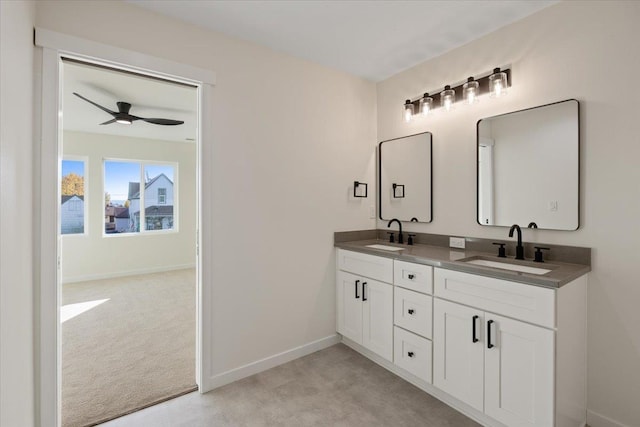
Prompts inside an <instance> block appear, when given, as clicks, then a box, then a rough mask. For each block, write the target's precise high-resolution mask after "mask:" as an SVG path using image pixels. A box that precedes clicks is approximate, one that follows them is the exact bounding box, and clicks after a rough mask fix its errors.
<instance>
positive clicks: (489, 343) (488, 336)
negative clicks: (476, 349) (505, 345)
mask: <svg viewBox="0 0 640 427" xmlns="http://www.w3.org/2000/svg"><path fill="white" fill-rule="evenodd" d="M492 324H493V320H489V321H488V322H487V348H493V347H495V346H494V345H493V344H491V325H492Z"/></svg>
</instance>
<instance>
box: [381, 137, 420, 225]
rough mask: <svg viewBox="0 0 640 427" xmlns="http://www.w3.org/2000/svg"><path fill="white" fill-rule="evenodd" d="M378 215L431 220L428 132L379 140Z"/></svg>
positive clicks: (416, 220)
mask: <svg viewBox="0 0 640 427" xmlns="http://www.w3.org/2000/svg"><path fill="white" fill-rule="evenodd" d="M378 162H379V164H378V171H379V181H378V200H379V205H380V219H383V220H390V219H392V218H398V219H399V220H400V221H414V222H431V216H432V214H431V133H430V132H425V133H419V134H417V135H411V136H407V137H403V138H397V139H391V140H389V141H383V142H381V143H380V146H379V152H378Z"/></svg>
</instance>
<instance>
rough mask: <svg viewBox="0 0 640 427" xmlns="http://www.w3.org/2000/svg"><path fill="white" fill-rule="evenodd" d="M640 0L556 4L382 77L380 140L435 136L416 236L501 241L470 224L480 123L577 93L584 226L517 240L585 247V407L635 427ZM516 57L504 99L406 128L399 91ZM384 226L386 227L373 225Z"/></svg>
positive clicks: (496, 231) (639, 418) (638, 412)
mask: <svg viewBox="0 0 640 427" xmlns="http://www.w3.org/2000/svg"><path fill="white" fill-rule="evenodd" d="M638 19H640V3H638V2H613V1H607V2H561V3H559V4H557V5H554V6H551V7H549V8H547V9H544V10H542V11H541V12H539V13H536V14H534V15H532V16H530V17H528V18H525V19H523V20H521V21H519V22H516V23H514V24H512V25H509V26H507V27H504V28H502V29H500V30H498V31H496V32H494V33H491V34H489V35H487V36H485V37H483V38H481V39H479V40H477V41H474V42H472V43H469V44H468V45H465V46H463V47H460V48H458V49H455V50H453V51H451V52H448V53H446V54H444V55H442V56H440V57H438V58H435V59H433V60H430V61H427V62H425V63H423V64H420V65H418V66H416V67H414V68H411V69H410V70H407V71H405V72H402V73H400V74H397V75H395V76H393V77H391V78H389V79H388V80H385V81H383V82H381V83H379V84H378V139H379V140H381V141H382V140H386V139H390V138H396V137H400V136H403V135H411V134H415V133H417V132H423V131H430V132H433V141H434V147H433V156H434V162H433V163H434V200H433V208H434V220H433V223H431V224H407V226H406V228H407V229H409V230H415V231H420V232H428V233H438V234H451V235H464V236H477V237H485V238H496V239H505V238H507V229H506V228H500V227H495V228H494V227H482V226H480V225H478V224H477V223H476V135H475V132H476V127H475V124H476V121H477V120H478V119H480V118H483V117H489V116H493V115H496V114H501V113H505V112H508V111H515V110H519V109H523V108H527V107H533V106H537V105H542V104H546V103H549V102H553V101H560V100H563V99H567V98H577V99H578V100H580V101H581V126H582V127H581V136H582V152H581V155H582V159H581V186H582V188H581V195H580V197H581V203H582V206H581V208H582V213H581V221H580V223H581V227H580V229H579V230H577V231H573V232H569V231H545V230H537V231H533V230H525V231H524V239H525V240H527V241H534V242H549V243H557V244H567V245H575V246H588V247H592V248H593V266H592V267H593V271H592V273H591V274H590V277H589V307H588V319H589V320H588V323H589V324H588V329H589V344H588V364H589V372H588V387H589V388H588V408H589V410H590V414H589V422H590V425H591V426H593V427H598V426H603V425H605V424H604V422H605V421H604V420H603V418H601V417H599V416H598V414H599V415H600V416H605V417H608V418H611V419H613V420H616V421H618V422H620V423H624V424H625V425H628V426H638V425H640V405H638V390H639V387H640V333H638V325H640V310H638V303H639V301H640V279H639V276H640V274H639V273H638V261H639V260H640V245H639V244H638V239H639V238H640V234H639V232H638V230H640V228H638V225H637V221H638V219H640V197H639V196H638V195H639V194H640V168H638V161H639V160H638V159H640V138H639V135H640V121H639V120H638V105H637V100H638V99H639V98H640V85H634V84H631V83H632V82H634V81H636V80H637V78H638V75H639V74H640V55H637V54H635V52H637V43H638V40H640V27H639V26H638V25H637V22H638ZM506 64H512V65H513V87H512V88H510V90H509V94H508V96H507V97H505V98H504V99H501V100H490V99H489V98H487V97H483V98H482V99H481V100H480V103H479V104H477V105H475V106H472V107H466V108H465V107H459V108H457V109H456V110H455V111H453V112H451V113H449V114H437V115H434V116H433V117H432V118H431V119H429V120H424V121H417V122H415V123H410V124H408V125H407V124H405V123H403V122H402V121H401V120H400V118H399V114H398V111H399V110H400V108H401V106H402V103H403V102H404V100H405V99H407V98H412V97H416V96H418V95H420V94H421V93H423V92H425V91H429V92H431V91H434V90H437V89H439V88H440V87H442V86H443V85H445V84H452V83H455V82H458V81H462V80H464V79H465V78H466V77H467V76H470V75H474V74H478V73H482V72H485V71H489V70H491V69H492V68H493V67H496V66H503V65H506ZM378 225H379V226H381V227H385V226H386V224H382V222H379V223H378Z"/></svg>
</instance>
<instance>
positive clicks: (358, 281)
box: [356, 280, 360, 299]
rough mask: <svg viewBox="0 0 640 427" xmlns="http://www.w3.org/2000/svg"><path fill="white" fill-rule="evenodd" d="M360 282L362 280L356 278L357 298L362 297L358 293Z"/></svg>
mask: <svg viewBox="0 0 640 427" xmlns="http://www.w3.org/2000/svg"><path fill="white" fill-rule="evenodd" d="M358 283H360V280H356V299H360V295H358Z"/></svg>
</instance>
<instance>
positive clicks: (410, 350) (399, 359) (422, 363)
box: [393, 326, 432, 384]
mask: <svg viewBox="0 0 640 427" xmlns="http://www.w3.org/2000/svg"><path fill="white" fill-rule="evenodd" d="M393 332H394V338H393V361H394V363H395V364H396V366H399V367H401V368H402V369H404V370H406V371H408V372H410V373H412V374H413V375H415V376H416V377H418V378H420V379H421V380H423V381H426V382H428V383H429V384H431V358H432V353H431V351H432V349H431V341H429V340H428V339H426V338H422V337H419V336H418V335H416V334H412V333H411V332H407V331H405V330H404V329H400V328H398V327H397V326H396V327H395V328H394V330H393Z"/></svg>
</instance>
